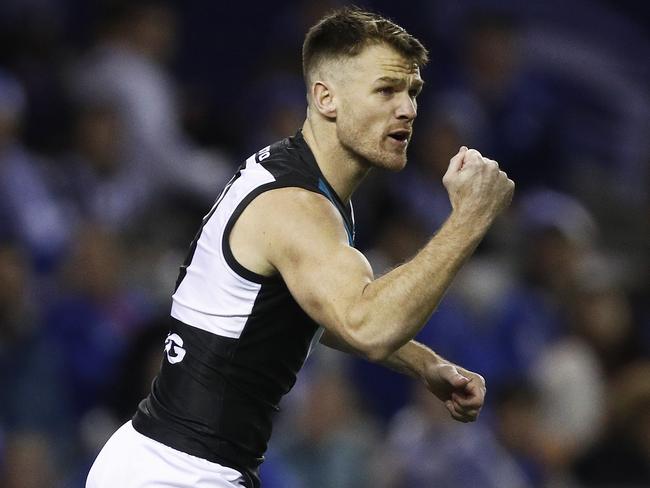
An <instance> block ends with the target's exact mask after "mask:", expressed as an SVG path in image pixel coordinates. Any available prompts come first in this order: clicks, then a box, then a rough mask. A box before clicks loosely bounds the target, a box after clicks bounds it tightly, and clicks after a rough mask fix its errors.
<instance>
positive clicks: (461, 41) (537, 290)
mask: <svg viewBox="0 0 650 488" xmlns="http://www.w3.org/2000/svg"><path fill="white" fill-rule="evenodd" d="M342 3H344V2H339V1H336V0H328V1H318V2H316V1H315V0H314V1H310V0H292V1H283V2H262V1H248V2H239V3H238V4H231V3H230V2H209V1H207V0H206V1H200V0H192V1H187V2H181V1H178V2H172V1H168V2H163V1H145V2H137V1H130V2H129V1H119V0H112V1H111V0H104V1H101V2H99V1H98V2H85V1H82V0H29V1H25V0H3V1H2V2H1V3H0V486H2V487H6V488H41V487H70V488H76V487H82V486H83V485H84V480H85V475H86V473H87V470H88V468H89V466H90V463H91V462H92V460H93V459H94V457H95V455H96V454H97V452H98V450H99V449H100V448H101V446H102V445H103V443H104V442H105V441H106V439H107V438H108V436H110V434H111V433H112V432H113V431H114V430H115V429H116V428H117V427H118V426H119V425H120V424H121V423H122V422H124V421H126V420H128V419H129V418H130V417H131V415H132V414H133V413H134V410H135V407H136V405H137V403H138V402H139V401H140V399H142V398H143V397H144V396H145V395H146V394H147V392H148V389H149V385H150V382H151V380H152V378H153V377H154V375H155V374H156V371H157V368H158V366H159V364H160V361H161V358H162V349H163V339H164V336H165V334H166V331H167V325H168V318H167V317H168V311H169V307H170V296H171V293H172V290H173V285H174V282H175V278H176V273H177V271H178V267H179V265H180V264H181V263H182V261H183V258H184V255H185V253H186V251H187V249H188V246H189V243H190V241H191V239H192V237H193V235H194V233H195V231H196V230H197V229H198V227H199V225H200V221H201V218H202V216H203V215H204V214H205V213H206V212H207V210H208V209H209V207H210V206H211V204H212V202H213V200H214V199H215V198H216V196H217V195H218V193H219V192H220V189H221V188H222V186H223V185H224V183H225V182H226V181H227V180H228V179H229V178H230V175H231V173H232V172H233V171H234V170H235V169H236V167H237V166H238V165H239V164H240V163H241V162H242V161H243V160H244V159H245V158H246V157H247V156H248V155H249V154H251V153H252V152H254V151H256V150H258V149H259V148H260V147H264V146H266V145H268V144H270V143H271V142H274V141H275V140H278V139H281V138H283V137H286V136H288V135H292V134H293V133H295V132H296V130H297V129H298V128H299V127H300V125H301V123H302V120H303V119H304V116H305V109H306V105H305V89H304V86H303V83H302V80H301V74H300V47H301V43H302V39H303V36H304V33H305V32H306V30H307V29H308V27H309V26H310V25H312V24H313V23H314V22H315V21H316V20H317V19H318V18H319V17H320V16H321V15H322V14H323V13H324V12H325V11H327V10H328V9H330V8H332V7H336V6H338V5H340V4H342ZM357 3H358V4H359V5H361V6H364V7H368V8H371V9H374V10H377V11H378V12H380V13H382V14H384V15H387V16H389V17H391V18H392V19H393V20H395V21H396V22H398V23H400V24H402V25H404V26H405V27H406V28H407V29H408V30H409V31H410V32H411V33H413V34H414V35H416V36H417V37H419V38H420V39H421V40H422V41H423V42H424V44H425V45H426V46H427V47H428V48H429V50H430V54H431V59H432V62H431V64H430V65H429V66H427V67H426V68H425V69H424V70H423V73H422V76H423V78H424V79H425V81H426V88H425V91H424V93H423V94H422V95H421V98H420V100H419V117H418V120H417V121H416V124H415V127H416V129H415V135H414V140H413V141H412V147H411V148H410V149H409V151H410V152H409V164H408V167H407V169H406V170H404V171H403V172H401V173H398V174H380V173H373V174H371V176H369V177H368V179H367V181H366V182H365V184H364V186H363V187H362V188H361V189H360V190H359V192H358V194H357V195H355V198H354V203H355V210H356V216H357V226H358V227H357V237H358V239H357V247H359V248H360V249H361V250H362V251H363V252H364V253H365V254H366V255H367V256H368V257H369V259H370V261H371V263H372V265H373V269H374V270H375V273H376V274H377V275H380V274H382V273H384V272H386V271H387V270H389V269H391V268H392V267H394V266H397V265H399V264H400V263H401V262H403V261H404V260H406V259H408V258H409V257H410V256H412V255H413V254H414V253H415V252H417V250H418V249H419V248H420V247H421V246H422V245H423V244H424V243H425V242H426V240H427V239H428V238H429V237H430V236H431V235H432V234H433V233H434V232H435V231H436V229H437V228H438V227H439V226H440V225H441V224H442V223H443V222H444V220H445V218H446V217H447V215H448V214H449V212H450V206H449V202H448V199H447V194H446V192H445V190H444V188H443V186H442V184H441V177H442V174H443V173H444V171H445V169H446V167H447V164H448V161H449V158H450V157H451V155H453V154H455V153H456V152H457V150H458V147H459V146H461V145H467V146H470V147H475V148H477V149H479V150H480V151H481V152H482V153H483V154H486V155H489V157H491V158H494V159H496V160H498V161H499V163H500V165H501V167H502V168H503V169H504V170H505V171H507V172H508V174H509V175H510V176H511V178H513V179H514V180H515V181H516V183H517V190H516V195H515V199H514V201H513V204H512V206H511V208H510V209H509V211H508V212H507V214H506V215H504V216H503V217H502V218H500V220H499V221H498V222H497V223H496V224H495V225H494V227H493V228H492V229H491V231H490V233H489V234H488V235H487V237H486V238H485V240H484V242H483V243H482V244H481V246H480V247H479V249H478V250H477V253H476V255H475V256H474V257H473V258H472V259H471V261H470V262H468V263H467V265H466V266H465V267H464V269H463V270H462V272H461V274H460V275H459V276H458V277H457V279H456V280H455V282H454V284H453V286H452V288H451V289H450V290H449V292H448V293H447V295H446V297H445V299H444V301H443V302H442V304H441V305H440V307H439V309H438V310H437V311H436V312H435V314H434V315H433V316H432V317H431V319H430V321H429V323H428V324H427V325H426V327H425V328H424V329H423V331H422V332H421V334H420V335H419V337H418V340H420V341H422V342H424V343H425V344H427V345H429V346H430V347H432V348H433V349H434V350H436V351H437V352H439V353H440V354H441V355H443V356H444V357H446V358H447V359H449V360H451V361H453V362H456V363H458V364H461V365H463V366H464V367H466V368H468V369H472V370H474V371H477V372H480V373H481V374H483V375H484V376H485V378H486V381H487V385H488V395H487V403H486V406H485V408H484V410H483V412H482V414H481V417H480V419H479V420H478V422H476V423H474V424H459V423H455V422H454V421H453V420H451V418H449V416H448V415H447V414H446V413H445V411H444V407H442V406H441V405H440V404H439V402H438V401H437V400H436V399H435V398H434V397H433V396H432V395H430V394H428V393H427V392H426V390H425V389H424V388H423V387H422V386H421V385H419V384H417V383H415V382H414V381H413V380H411V379H407V378H405V377H402V376H400V375H398V374H397V373H394V372H391V371H388V370H385V369H382V368H381V367H379V366H377V365H373V364H370V363H366V362H363V361H361V360H359V359H355V358H353V357H350V356H346V355H344V354H342V353H338V352H335V351H332V350H328V349H327V348H325V347H324V346H321V347H320V348H319V349H318V350H317V351H316V352H315V353H314V354H312V356H311V357H310V358H309V360H308V361H307V364H306V366H305V369H304V370H303V372H302V373H301V376H300V377H299V381H298V383H297V384H296V387H295V388H294V390H293V391H292V392H291V393H290V395H288V396H287V398H286V399H285V400H284V402H283V405H282V411H281V413H280V414H279V418H278V419H277V426H276V428H275V432H274V437H273V439H272V441H271V445H270V449H269V453H268V456H267V461H266V463H265V464H264V465H263V467H262V479H263V486H265V487H266V488H334V487H336V488H346V487H350V488H352V487H355V488H361V487H372V488H403V487H409V488H425V487H487V488H490V487H494V488H528V487H567V488H571V487H641V486H650V192H649V189H650V170H649V169H650V88H649V87H650V64H648V59H650V37H649V36H648V31H649V29H650V15H649V14H648V11H647V10H646V9H645V6H644V5H643V4H644V2H633V1H621V2H613V1H612V2H596V0H571V1H569V2H567V1H565V0H564V1H560V0H549V1H544V2H525V3H524V2H518V1H516V0H507V1H491V0H472V1H467V2H454V1H452V0H438V1H434V2H431V1H425V0H421V1H416V0H414V1H411V2H406V3H404V2H401V3H400V2H388V1H380V0H377V1H370V0H368V1H359V2H357Z"/></svg>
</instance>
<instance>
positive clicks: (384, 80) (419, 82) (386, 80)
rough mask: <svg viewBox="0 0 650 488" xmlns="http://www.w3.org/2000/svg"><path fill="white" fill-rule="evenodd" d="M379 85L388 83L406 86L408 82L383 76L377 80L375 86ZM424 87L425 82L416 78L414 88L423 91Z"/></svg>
mask: <svg viewBox="0 0 650 488" xmlns="http://www.w3.org/2000/svg"><path fill="white" fill-rule="evenodd" d="M379 83H388V84H390V85H404V84H405V83H406V80H405V79H404V78H394V77H392V76H382V77H381V78H377V79H376V80H375V84H379ZM423 86H424V81H423V80H422V79H420V78H415V79H414V80H413V88H416V89H418V90H420V89H422V87H423Z"/></svg>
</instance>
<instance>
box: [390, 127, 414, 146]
mask: <svg viewBox="0 0 650 488" xmlns="http://www.w3.org/2000/svg"><path fill="white" fill-rule="evenodd" d="M409 135H410V132H409V131H407V130H397V131H395V132H391V133H390V134H388V137H390V138H391V139H394V140H396V141H397V142H402V143H403V142H407V141H408V138H409Z"/></svg>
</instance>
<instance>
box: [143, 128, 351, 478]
mask: <svg viewBox="0 0 650 488" xmlns="http://www.w3.org/2000/svg"><path fill="white" fill-rule="evenodd" d="M283 187H299V188H304V189H306V190H310V191H313V192H316V193H320V194H322V195H324V196H325V197H327V198H328V199H329V200H330V201H331V203H332V204H333V205H334V206H335V207H336V208H337V209H338V211H339V212H340V214H341V215H342V217H343V220H344V222H345V226H346V230H347V232H348V237H349V241H350V244H351V245H352V243H353V240H354V219H353V213H352V207H351V205H344V204H343V202H341V201H340V200H339V198H338V196H337V194H336V193H335V192H334V190H333V189H332V187H331V186H330V185H329V183H328V182H327V181H326V180H325V178H324V177H323V175H322V173H321V171H320V169H319V167H318V165H317V164H316V160H315V158H314V156H313V153H312V152H311V150H310V149H309V146H308V145H307V143H306V142H305V140H304V138H303V136H302V133H301V132H298V133H297V134H296V135H295V136H294V137H290V138H287V139H284V140H282V141H280V142H277V143H275V144H273V145H271V146H268V147H266V148H264V149H262V150H261V151H259V152H257V153H256V154H254V155H252V156H251V157H249V158H248V159H247V160H246V162H245V163H244V164H243V165H242V166H240V168H239V169H238V171H237V173H236V174H235V176H234V177H233V178H232V179H231V180H230V182H229V183H228V184H227V185H226V187H225V188H224V190H223V191H222V193H221V194H220V196H219V198H218V199H217V201H216V202H215V204H214V206H213V207H212V209H211V210H210V212H209V213H208V214H207V215H206V216H205V217H204V219H203V223H202V225H201V228H200V229H199V231H198V233H197V235H196V237H195V238H194V241H193V242H192V245H191V247H190V252H189V254H188V256H187V259H186V261H185V263H184V264H183V266H182V267H181V271H180V273H179V277H178V280H177V283H176V291H175V293H174V295H173V297H172V301H173V303H172V310H171V315H172V317H173V318H174V319H175V321H174V325H173V327H172V329H171V331H170V333H169V335H168V336H167V339H166V341H165V353H166V354H165V358H164V359H163V363H162V367H161V370H160V373H159V375H158V376H157V377H156V379H155V380H154V382H153V385H152V390H151V393H150V394H149V396H148V397H147V398H146V399H145V400H143V401H142V402H141V403H140V405H139V407H138V410H137V412H136V414H135V416H134V418H133V426H134V428H135V429H136V430H137V431H139V432H140V433H142V434H144V435H146V436H148V437H150V438H152V439H154V440H157V441H159V442H161V443H163V444H166V445H168V446H170V447H172V448H175V449H177V450H179V451H182V452H185V453H188V454H191V455H193V456H197V457H200V458H204V459H207V460H209V461H213V462H217V463H220V464H223V465H225V466H229V467H232V468H235V469H237V470H239V471H241V472H242V473H243V474H245V475H246V476H247V477H249V478H250V480H249V483H248V484H249V485H250V486H251V487H255V486H258V485H259V480H258V476H257V469H258V467H259V465H260V464H261V463H262V461H263V459H264V457H263V456H264V452H265V451H266V447H267V443H268V440H269V438H270V435H271V427H272V421H273V416H274V414H275V412H277V411H278V404H279V402H280V399H281V397H282V396H283V395H284V394H285V393H287V392H288V391H289V390H290V389H291V387H292V386H293V385H294V383H295V380H296V374H297V373H298V371H299V370H300V368H301V367H302V365H303V362H304V361H305V359H306V357H307V355H308V354H309V351H310V349H311V347H312V344H314V343H316V342H318V340H319V338H320V335H321V333H322V329H319V326H318V324H316V323H315V322H314V321H313V320H311V318H310V317H308V316H307V314H306V313H305V312H304V311H303V310H302V309H301V308H300V306H299V305H298V304H297V303H296V301H295V300H294V299H293V297H292V296H291V294H290V293H289V290H288V289H287V286H286V284H285V283H284V281H283V280H282V278H281V277H280V276H272V277H264V276H261V275H258V274H256V273H254V272H251V271H250V270H248V269H246V268H244V267H243V266H242V265H241V264H239V263H238V262H237V260H236V259H235V258H234V256H233V253H232V250H231V249H230V245H229V236H230V232H231V230H232V228H233V225H234V224H235V222H236V221H237V219H238V217H239V216H240V215H241V213H242V212H243V210H244V209H245V208H246V206H247V205H248V204H249V203H250V202H251V201H252V200H253V199H254V198H255V197H257V196H258V195H260V194H261V193H263V192H265V191H268V190H271V189H275V188H283ZM278 218H282V217H281V216H278ZM287 218H289V217H287Z"/></svg>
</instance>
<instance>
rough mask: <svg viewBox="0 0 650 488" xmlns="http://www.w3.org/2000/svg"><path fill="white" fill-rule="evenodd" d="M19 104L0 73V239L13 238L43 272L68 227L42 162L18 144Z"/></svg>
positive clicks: (20, 98)
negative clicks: (49, 185) (49, 184)
mask: <svg viewBox="0 0 650 488" xmlns="http://www.w3.org/2000/svg"><path fill="white" fill-rule="evenodd" d="M25 104H26V98H25V93H24V91H23V89H22V87H21V85H20V83H19V82H18V80H16V79H15V78H14V77H13V76H11V74H9V73H7V72H4V71H1V70H0V237H4V238H11V239H14V240H16V241H17V242H18V243H20V245H21V246H23V247H24V248H25V249H26V250H27V251H28V252H29V255H30V257H31V258H32V259H33V261H34V264H35V265H36V268H37V269H39V270H48V269H50V268H51V267H52V266H53V264H54V263H55V262H56V261H57V260H58V259H59V258H60V257H61V255H62V253H63V251H64V250H65V247H66V245H67V243H68V235H67V234H68V232H69V228H68V223H67V222H66V215H65V212H64V209H63V207H62V204H61V202H59V201H57V200H56V199H55V198H54V196H53V194H52V192H51V189H50V188H49V187H48V182H47V172H46V168H45V165H44V161H43V160H42V159H41V158H39V157H37V156H35V155H34V154H32V153H31V152H30V151H29V150H28V149H27V148H25V147H24V145H23V144H22V142H21V140H20V127H21V122H22V116H23V113H24V110H25Z"/></svg>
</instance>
